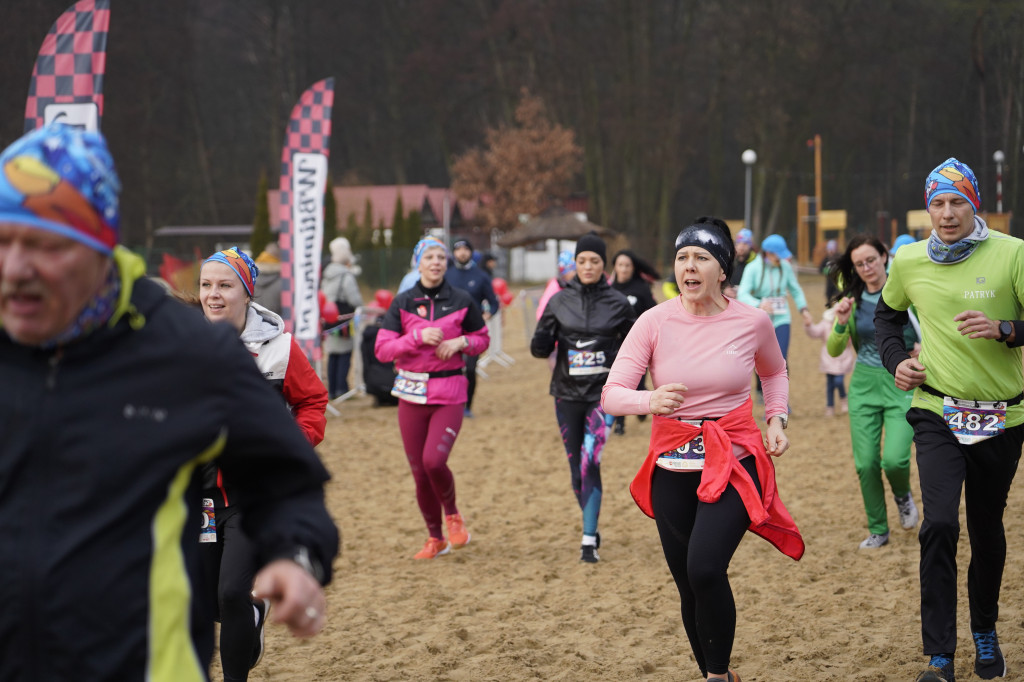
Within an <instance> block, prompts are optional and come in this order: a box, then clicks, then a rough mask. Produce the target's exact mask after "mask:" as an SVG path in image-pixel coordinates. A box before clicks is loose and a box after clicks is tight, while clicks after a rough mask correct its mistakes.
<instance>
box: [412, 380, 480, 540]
mask: <svg viewBox="0 0 1024 682" xmlns="http://www.w3.org/2000/svg"><path fill="white" fill-rule="evenodd" d="M463 409H464V406H463V403H457V404H455V405H417V404H415V403H410V402H406V401H405V400H399V401H398V427H399V429H400V430H401V432H402V445H403V446H404V447H405V456H406V458H407V459H408V460H409V467H410V468H411V469H412V478H413V480H414V481H415V482H416V502H417V503H418V504H419V505H420V513H421V514H423V520H424V521H426V522H427V530H428V531H430V536H431V537H434V538H439V539H443V538H444V532H443V531H442V530H441V522H442V521H443V518H442V513H441V512H442V508H443V510H444V513H445V514H458V513H459V510H458V508H457V507H456V506H455V477H454V476H453V475H452V470H451V469H449V468H448V453H449V452H451V450H452V446H453V445H455V438H456V437H458V435H459V429H460V428H461V427H462V413H463Z"/></svg>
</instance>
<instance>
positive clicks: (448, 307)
mask: <svg viewBox="0 0 1024 682" xmlns="http://www.w3.org/2000/svg"><path fill="white" fill-rule="evenodd" d="M454 307H455V306H453V305H443V306H441V310H451V309H452V308H454Z"/></svg>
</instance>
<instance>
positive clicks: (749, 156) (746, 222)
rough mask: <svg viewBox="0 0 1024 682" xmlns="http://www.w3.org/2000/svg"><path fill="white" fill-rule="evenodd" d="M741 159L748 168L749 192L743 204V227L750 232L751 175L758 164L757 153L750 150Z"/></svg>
mask: <svg viewBox="0 0 1024 682" xmlns="http://www.w3.org/2000/svg"><path fill="white" fill-rule="evenodd" d="M741 158H742V159H743V163H744V165H746V167H747V191H746V194H745V197H744V203H743V227H745V228H747V229H748V230H749V229H751V227H750V173H751V171H752V170H753V168H754V164H755V163H757V152H755V151H754V150H753V149H748V150H746V151H744V152H743V156H742V157H741Z"/></svg>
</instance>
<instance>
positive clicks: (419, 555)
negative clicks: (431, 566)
mask: <svg viewBox="0 0 1024 682" xmlns="http://www.w3.org/2000/svg"><path fill="white" fill-rule="evenodd" d="M451 550H452V546H451V544H450V543H449V542H448V541H447V540H445V539H443V538H442V539H440V540H439V539H437V538H433V537H431V538H427V541H426V543H424V545H423V549H421V550H420V551H418V552H416V556H414V557H413V559H433V558H434V557H436V556H441V555H442V554H447V553H448V552H450V551H451Z"/></svg>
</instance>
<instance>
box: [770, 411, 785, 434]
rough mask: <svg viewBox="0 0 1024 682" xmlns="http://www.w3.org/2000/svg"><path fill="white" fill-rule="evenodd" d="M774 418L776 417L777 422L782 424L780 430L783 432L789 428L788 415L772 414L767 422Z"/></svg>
mask: <svg viewBox="0 0 1024 682" xmlns="http://www.w3.org/2000/svg"><path fill="white" fill-rule="evenodd" d="M775 417H778V418H779V421H780V422H782V430H783V431H785V430H786V429H787V428H789V415H788V414H773V415H772V416H770V417H768V421H771V420H772V419H775Z"/></svg>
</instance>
